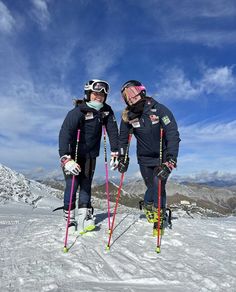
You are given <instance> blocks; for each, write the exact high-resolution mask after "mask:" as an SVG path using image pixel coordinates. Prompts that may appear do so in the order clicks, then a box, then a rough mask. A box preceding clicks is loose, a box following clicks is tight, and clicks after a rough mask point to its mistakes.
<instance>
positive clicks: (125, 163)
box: [118, 155, 129, 173]
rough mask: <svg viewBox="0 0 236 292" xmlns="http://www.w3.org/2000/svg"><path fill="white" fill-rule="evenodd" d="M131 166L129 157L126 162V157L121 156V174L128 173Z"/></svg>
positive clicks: (119, 166) (119, 167) (119, 165)
mask: <svg viewBox="0 0 236 292" xmlns="http://www.w3.org/2000/svg"><path fill="white" fill-rule="evenodd" d="M128 166H129V156H127V157H126V160H125V156H123V155H121V156H119V164H118V170H119V172H120V173H124V172H126V171H127V169H128Z"/></svg>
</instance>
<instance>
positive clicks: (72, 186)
mask: <svg viewBox="0 0 236 292" xmlns="http://www.w3.org/2000/svg"><path fill="white" fill-rule="evenodd" d="M79 138H80V129H78V132H77V141H76V149H75V162H77V156H78V146H79ZM74 185H75V175H73V176H72V183H71V189H70V202H69V209H68V217H67V222H66V236H65V241H64V248H63V252H64V253H66V252H68V248H67V241H68V230H69V225H70V211H71V205H72V197H73V192H74Z"/></svg>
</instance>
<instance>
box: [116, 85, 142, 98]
mask: <svg viewBox="0 0 236 292" xmlns="http://www.w3.org/2000/svg"><path fill="white" fill-rule="evenodd" d="M142 90H145V87H144V86H143V85H141V86H130V87H125V88H124V89H123V90H122V91H121V94H122V97H123V98H124V99H125V100H126V101H127V100H129V99H132V98H135V97H136V96H138V95H139V94H140V93H141V91H142Z"/></svg>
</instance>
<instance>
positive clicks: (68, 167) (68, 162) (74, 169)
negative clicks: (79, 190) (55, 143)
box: [61, 155, 81, 175]
mask: <svg viewBox="0 0 236 292" xmlns="http://www.w3.org/2000/svg"><path fill="white" fill-rule="evenodd" d="M61 164H62V167H64V170H65V174H73V175H79V173H80V171H81V168H80V166H79V164H78V163H76V162H75V161H74V160H73V159H71V157H70V155H64V156H62V157H61Z"/></svg>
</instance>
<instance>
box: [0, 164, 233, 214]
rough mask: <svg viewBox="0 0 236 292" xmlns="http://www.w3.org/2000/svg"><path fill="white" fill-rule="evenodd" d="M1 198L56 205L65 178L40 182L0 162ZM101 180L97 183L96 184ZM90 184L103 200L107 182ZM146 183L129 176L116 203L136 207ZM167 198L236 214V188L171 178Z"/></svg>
mask: <svg viewBox="0 0 236 292" xmlns="http://www.w3.org/2000/svg"><path fill="white" fill-rule="evenodd" d="M0 183H1V184H0V202H1V201H2V202H4V201H7V200H14V201H20V202H26V203H29V204H31V205H33V206H34V207H36V206H37V205H39V204H40V205H41V206H42V205H44V204H46V203H47V202H46V201H47V198H48V197H50V198H54V199H55V200H56V201H57V202H55V207H57V206H58V204H60V205H61V204H62V198H63V189H64V181H58V180H53V179H49V180H45V181H43V184H41V183H39V182H36V181H34V180H29V179H27V178H25V176H23V175H22V174H19V173H17V172H15V171H13V170H11V169H9V168H7V167H5V166H3V165H0ZM99 183H100V184H99ZM99 183H96V181H95V183H94V184H93V197H94V203H95V206H98V205H101V201H104V204H105V201H106V192H105V190H106V186H105V184H104V182H103V183H102V184H101V182H99ZM118 187H119V185H118V184H117V183H114V182H112V181H110V182H109V193H110V199H111V201H112V202H115V200H116V196H117V190H118ZM145 189H146V188H145V185H144V183H143V180H142V179H133V180H131V179H129V180H128V182H126V183H124V185H123V187H122V190H121V197H120V201H119V203H120V204H122V205H125V206H128V207H133V208H138V207H139V201H140V200H142V199H143V194H144V192H145ZM167 194H168V196H167V202H168V205H169V206H173V205H176V204H180V203H181V201H187V202H189V203H190V205H191V204H194V205H196V206H195V208H191V210H192V209H194V210H195V211H196V207H200V208H204V209H209V210H211V211H214V212H216V213H219V214H223V215H227V214H228V215H229V214H236V191H232V190H230V189H228V188H219V187H212V186H207V185H204V184H203V185H201V184H196V183H179V182H176V181H173V180H170V181H168V183H167Z"/></svg>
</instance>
